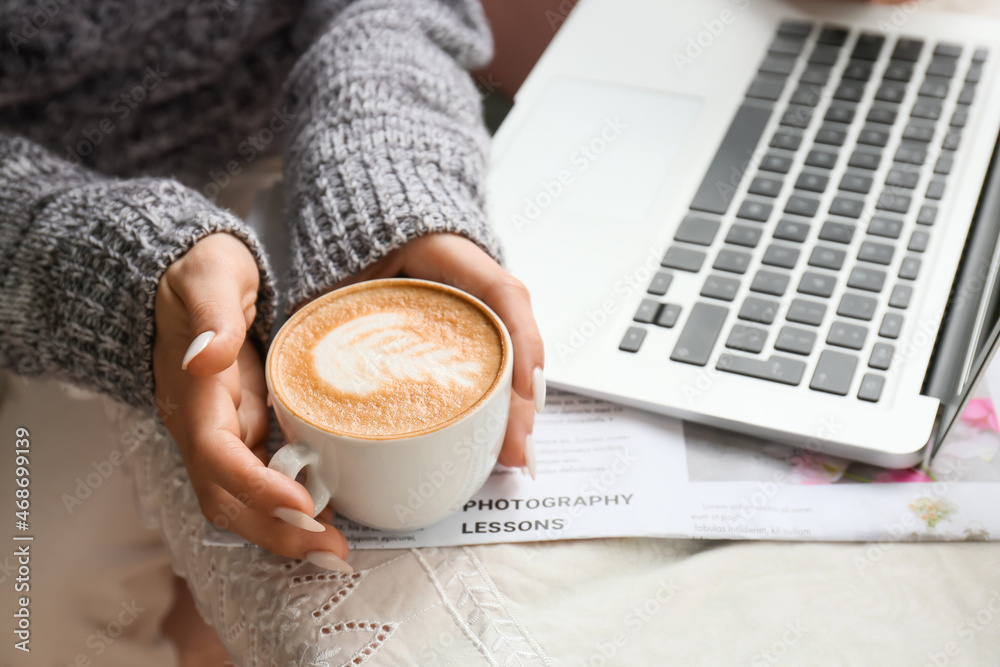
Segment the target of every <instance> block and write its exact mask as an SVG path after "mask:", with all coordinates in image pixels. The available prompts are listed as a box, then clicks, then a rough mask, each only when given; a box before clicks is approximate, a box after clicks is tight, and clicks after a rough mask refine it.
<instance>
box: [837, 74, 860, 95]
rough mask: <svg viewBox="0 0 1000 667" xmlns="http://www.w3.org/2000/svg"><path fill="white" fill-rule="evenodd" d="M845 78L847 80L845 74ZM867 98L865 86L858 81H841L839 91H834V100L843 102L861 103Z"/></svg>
mask: <svg viewBox="0 0 1000 667" xmlns="http://www.w3.org/2000/svg"><path fill="white" fill-rule="evenodd" d="M844 78H847V73H846V72H845V74H844ZM864 96H865V84H863V83H859V82H857V81H841V82H840V85H839V86H837V89H836V90H835V91H833V99H835V100H841V101H843V102H860V101H861V98H862V97H864Z"/></svg>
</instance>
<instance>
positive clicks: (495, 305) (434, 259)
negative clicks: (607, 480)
mask: <svg viewBox="0 0 1000 667" xmlns="http://www.w3.org/2000/svg"><path fill="white" fill-rule="evenodd" d="M398 275H406V276H408V277H410V278H421V279H424V280H432V281H434V282H439V283H445V284H448V285H452V286H453V287H457V288H458V289H460V290H463V291H465V292H468V293H469V294H471V295H473V296H475V297H477V298H478V299H480V300H481V301H483V302H484V303H485V304H486V305H487V306H489V307H490V308H492V309H493V310H494V311H495V312H496V314H497V315H499V316H500V319H501V320H503V322H504V324H506V325H507V330H508V331H510V338H511V341H512V342H513V344H514V383H513V389H514V391H513V392H511V398H510V417H509V420H508V423H507V434H506V436H505V438H504V443H503V449H502V450H501V452H500V463H501V464H503V465H506V466H513V467H520V468H524V469H526V471H528V472H530V473H531V476H532V478H534V477H535V472H536V471H535V448H534V443H533V441H532V439H531V432H532V429H533V427H534V423H535V411H536V410H537V411H538V412H541V410H542V407H543V406H544V404H545V378H544V376H543V373H542V368H543V367H544V365H545V348H544V346H543V345H542V337H541V334H539V332H538V325H537V324H536V323H535V316H534V314H533V313H532V311H531V299H530V298H529V296H528V290H527V289H525V287H524V285H523V284H521V282H520V281H519V280H517V279H516V278H514V277H513V276H512V275H510V274H509V273H507V272H506V271H505V270H504V269H503V267H501V266H500V265H499V264H497V263H496V261H494V260H493V258H492V257H490V256H489V255H488V254H486V253H485V252H484V251H483V250H482V249H481V248H480V247H479V246H477V245H476V244H475V243H473V242H472V241H470V240H468V239H467V238H465V237H464V236H459V235H457V234H447V233H438V234H428V235H426V236H421V237H418V238H416V239H413V240H412V241H410V242H408V243H406V244H405V245H404V246H402V247H401V248H399V249H397V250H394V251H393V252H391V253H389V254H388V255H386V256H385V257H383V258H382V259H381V260H379V261H378V262H376V263H374V264H372V265H371V266H369V267H368V268H366V269H365V270H363V271H361V272H360V273H358V274H356V275H354V276H351V277H350V278H349V279H348V280H346V281H345V282H343V283H341V284H340V285H338V287H343V286H345V285H349V284H352V283H356V282H360V281H363V280H372V279H375V278H391V277H393V276H398Z"/></svg>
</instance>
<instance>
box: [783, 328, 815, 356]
mask: <svg viewBox="0 0 1000 667" xmlns="http://www.w3.org/2000/svg"><path fill="white" fill-rule="evenodd" d="M815 343H816V332H815V331H807V330H805V329H798V328H796V327H781V331H779V332H778V338H777V340H775V341H774V349H776V350H781V351H782V352H792V353H793V354H802V355H808V354H809V353H811V352H812V349H813V345H814V344H815Z"/></svg>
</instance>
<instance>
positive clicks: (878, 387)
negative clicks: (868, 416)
mask: <svg viewBox="0 0 1000 667" xmlns="http://www.w3.org/2000/svg"><path fill="white" fill-rule="evenodd" d="M883 385H885V378H884V377H882V376H881V375H875V374H874V373H865V375H864V377H862V378H861V386H860V387H859V388H858V398H860V399H861V400H862V401H869V402H871V403H877V402H878V399H879V398H881V396H882V387H883Z"/></svg>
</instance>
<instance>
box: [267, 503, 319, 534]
mask: <svg viewBox="0 0 1000 667" xmlns="http://www.w3.org/2000/svg"><path fill="white" fill-rule="evenodd" d="M271 514H273V515H274V516H276V517H277V518H279V519H281V520H282V521H284V522H285V523H287V524H289V525H292V526H295V527H296V528H302V529H303V530H308V531H311V532H313V533H322V532H323V531H324V530H326V527H325V526H324V525H323V524H321V523H320V522H319V521H317V520H316V519H314V518H312V517H311V516H309V515H308V514H306V513H305V512H300V511H299V510H296V509H292V508H291V507H275V508H274V511H273V512H271Z"/></svg>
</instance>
